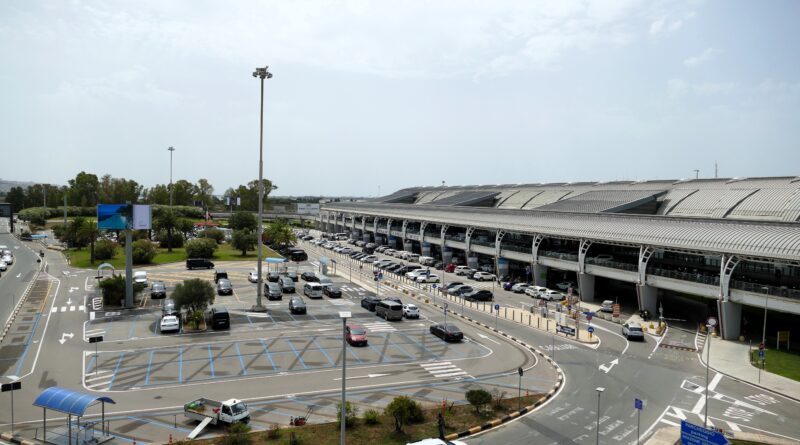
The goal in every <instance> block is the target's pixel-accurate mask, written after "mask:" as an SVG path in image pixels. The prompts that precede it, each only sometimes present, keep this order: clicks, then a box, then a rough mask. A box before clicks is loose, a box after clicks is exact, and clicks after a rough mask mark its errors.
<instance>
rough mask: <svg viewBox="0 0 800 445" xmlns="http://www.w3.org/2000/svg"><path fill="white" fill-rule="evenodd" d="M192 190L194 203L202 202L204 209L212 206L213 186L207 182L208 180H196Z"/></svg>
mask: <svg viewBox="0 0 800 445" xmlns="http://www.w3.org/2000/svg"><path fill="white" fill-rule="evenodd" d="M194 189H195V195H194V199H195V200H196V201H202V202H203V204H204V205H205V206H206V207H210V206H211V205H212V204H214V196H213V193H214V186H212V185H211V184H210V183H209V182H208V179H205V178H200V179H198V180H197V185H195V187H194Z"/></svg>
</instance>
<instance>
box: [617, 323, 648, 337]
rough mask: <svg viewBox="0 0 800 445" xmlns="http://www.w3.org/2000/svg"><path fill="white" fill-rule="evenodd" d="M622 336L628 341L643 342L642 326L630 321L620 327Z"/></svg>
mask: <svg viewBox="0 0 800 445" xmlns="http://www.w3.org/2000/svg"><path fill="white" fill-rule="evenodd" d="M622 335H623V336H624V337H625V338H627V339H628V340H632V339H635V340H644V331H642V325H640V324H639V323H637V322H635V321H630V322H628V323H625V324H623V325H622Z"/></svg>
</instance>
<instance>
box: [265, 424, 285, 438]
mask: <svg viewBox="0 0 800 445" xmlns="http://www.w3.org/2000/svg"><path fill="white" fill-rule="evenodd" d="M281 433H282V431H281V426H280V425H278V424H277V423H273V424H271V425H270V426H269V428H267V439H280V437H281Z"/></svg>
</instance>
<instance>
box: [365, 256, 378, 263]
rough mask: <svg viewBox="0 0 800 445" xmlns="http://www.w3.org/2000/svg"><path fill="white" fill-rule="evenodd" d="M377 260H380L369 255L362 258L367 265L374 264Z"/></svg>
mask: <svg viewBox="0 0 800 445" xmlns="http://www.w3.org/2000/svg"><path fill="white" fill-rule="evenodd" d="M377 259H378V257H376V256H375V255H367V256H365V257H364V258H361V261H363V262H365V263H374V262H375V260H377Z"/></svg>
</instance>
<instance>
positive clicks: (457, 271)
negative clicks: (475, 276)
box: [448, 266, 471, 275]
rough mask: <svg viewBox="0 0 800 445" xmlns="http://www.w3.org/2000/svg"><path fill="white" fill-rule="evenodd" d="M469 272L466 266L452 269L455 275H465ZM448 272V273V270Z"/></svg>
mask: <svg viewBox="0 0 800 445" xmlns="http://www.w3.org/2000/svg"><path fill="white" fill-rule="evenodd" d="M470 270H471V269H470V268H469V267H468V266H456V267H455V269H453V273H455V274H456V275H466V274H467V273H469V272H470ZM448 272H450V271H449V270H448Z"/></svg>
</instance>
